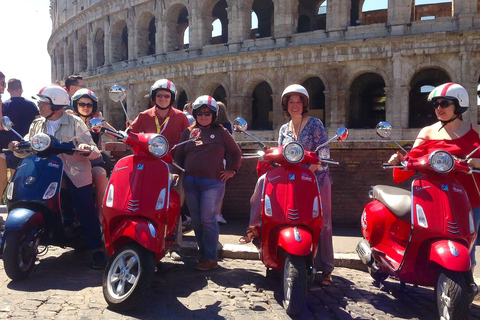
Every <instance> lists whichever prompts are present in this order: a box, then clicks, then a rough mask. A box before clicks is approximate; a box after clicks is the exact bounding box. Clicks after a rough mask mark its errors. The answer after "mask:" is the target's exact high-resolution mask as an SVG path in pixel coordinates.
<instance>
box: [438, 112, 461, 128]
mask: <svg viewBox="0 0 480 320" xmlns="http://www.w3.org/2000/svg"><path fill="white" fill-rule="evenodd" d="M457 118H458V115H455V117H453V118H452V119H450V120H447V121H442V120H440V122H441V123H442V126H441V127H440V129H438V131H440V130H442V129H443V128H444V127H445V126H446V125H447V124H449V123H450V122H453V121H455V120H457Z"/></svg>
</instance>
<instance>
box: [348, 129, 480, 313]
mask: <svg viewBox="0 0 480 320" xmlns="http://www.w3.org/2000/svg"><path fill="white" fill-rule="evenodd" d="M391 129H392V128H391V126H390V124H389V123H387V122H380V123H379V124H378V125H377V133H378V134H379V135H380V136H382V137H384V138H387V137H388V138H391V137H390V131H391ZM392 140H393V139H392ZM393 141H394V142H395V143H396V144H397V145H398V146H399V147H400V148H401V146H400V145H399V144H398V143H397V142H396V141H395V140H393ZM402 149H403V148H402ZM405 152H406V151H405ZM384 168H402V169H404V170H409V171H418V172H420V173H421V174H422V175H421V176H420V177H418V178H416V179H414V180H413V182H412V188H411V191H407V190H404V189H401V188H396V187H390V186H384V185H377V186H374V187H373V188H372V190H371V191H370V197H371V198H373V201H372V202H370V203H368V204H367V205H366V206H365V209H364V211H363V213H362V217H361V225H362V233H363V236H364V238H365V239H362V240H361V241H360V242H359V243H358V245H357V248H356V251H357V253H358V255H359V257H360V259H361V260H362V262H363V263H365V264H366V265H367V266H368V269H369V272H370V274H371V276H372V278H373V279H375V280H376V281H378V282H379V283H380V284H383V281H384V280H385V279H386V278H387V277H388V276H393V277H396V278H398V279H399V280H400V281H401V284H402V288H403V287H404V285H405V283H411V284H414V285H422V286H435V301H436V304H437V310H438V313H439V316H440V319H468V306H469V303H471V302H472V300H473V298H474V297H475V295H476V293H477V286H476V285H475V282H474V280H473V275H472V272H471V270H470V269H471V262H470V254H469V252H470V250H471V248H472V246H473V245H474V240H475V236H476V230H475V226H474V220H473V213H472V208H471V206H470V202H469V200H468V196H467V193H466V191H465V188H464V187H463V185H462V184H460V183H459V182H457V180H455V179H453V178H452V177H451V175H448V176H447V175H446V173H449V172H455V173H458V174H471V173H472V172H480V171H478V170H472V168H470V167H469V166H468V165H467V164H466V161H465V160H459V159H455V158H454V157H453V156H452V155H451V154H450V153H448V152H446V151H443V150H436V151H433V152H432V153H430V154H427V155H425V156H422V157H419V158H416V159H414V158H412V157H410V158H409V159H408V161H407V162H406V163H404V164H402V165H400V166H390V165H384Z"/></svg>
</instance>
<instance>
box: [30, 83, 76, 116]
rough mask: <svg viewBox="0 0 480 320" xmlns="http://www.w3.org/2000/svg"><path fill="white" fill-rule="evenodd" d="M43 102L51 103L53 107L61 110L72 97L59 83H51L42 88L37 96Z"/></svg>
mask: <svg viewBox="0 0 480 320" xmlns="http://www.w3.org/2000/svg"><path fill="white" fill-rule="evenodd" d="M33 98H35V99H36V100H39V101H41V102H48V103H51V104H52V106H51V109H52V111H53V110H60V109H62V108H63V107H66V106H68V105H69V104H70V98H69V96H68V93H67V91H66V90H65V89H64V88H62V87H61V86H59V85H56V84H51V85H49V86H46V87H43V88H42V89H40V91H39V92H38V94H37V96H36V97H33Z"/></svg>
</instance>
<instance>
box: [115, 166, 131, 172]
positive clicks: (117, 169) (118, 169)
mask: <svg viewBox="0 0 480 320" xmlns="http://www.w3.org/2000/svg"><path fill="white" fill-rule="evenodd" d="M124 169H128V166H126V167H121V168H115V171H120V170H124Z"/></svg>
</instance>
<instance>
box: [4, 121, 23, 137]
mask: <svg viewBox="0 0 480 320" xmlns="http://www.w3.org/2000/svg"><path fill="white" fill-rule="evenodd" d="M0 123H1V124H2V127H3V129H4V130H5V131H12V132H13V133H15V134H16V135H17V136H18V137H19V138H20V140H23V137H22V136H21V135H20V133H18V132H17V131H15V130H13V122H12V120H10V118H9V117H7V116H3V117H2V120H0Z"/></svg>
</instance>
